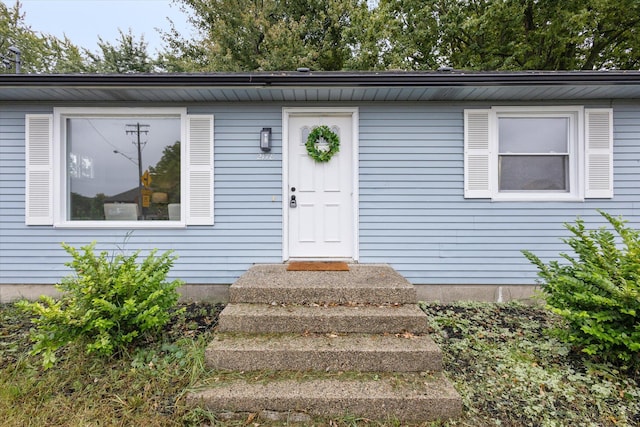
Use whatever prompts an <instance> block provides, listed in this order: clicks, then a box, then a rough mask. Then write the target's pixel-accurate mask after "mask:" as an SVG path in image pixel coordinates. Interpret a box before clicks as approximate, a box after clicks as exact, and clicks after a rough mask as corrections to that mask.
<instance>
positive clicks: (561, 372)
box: [0, 303, 640, 427]
mask: <svg viewBox="0 0 640 427" xmlns="http://www.w3.org/2000/svg"><path fill="white" fill-rule="evenodd" d="M187 308H188V309H187V310H186V313H185V314H183V315H181V316H174V318H173V320H172V322H171V325H170V326H169V327H167V328H166V329H165V331H164V333H163V335H162V337H161V338H159V339H157V340H155V341H150V342H147V343H145V344H144V345H143V346H142V347H141V348H139V349H137V350H131V352H130V353H128V354H125V355H124V356H122V357H120V358H112V359H104V358H100V357H98V356H87V355H85V354H84V353H83V352H82V351H81V350H80V348H79V347H71V348H69V349H68V350H67V351H65V352H64V353H63V354H61V357H60V362H59V363H58V364H57V365H56V366H55V367H53V368H51V369H49V370H43V369H42V368H41V365H40V360H39V359H38V358H36V357H33V356H30V355H29V354H28V351H29V348H30V343H29V339H28V330H29V327H30V325H29V320H28V318H27V317H26V316H25V315H24V314H22V313H20V312H19V311H18V310H17V309H16V308H15V307H14V306H13V305H11V304H9V305H3V306H0V425H3V426H4V425H7V426H76V425H90V426H131V425H133V426H135V425H140V426H185V425H186V426H190V425H194V426H196V425H212V426H236V425H237V426H241V425H250V426H268V425H289V424H293V423H289V422H287V421H280V422H275V421H271V422H269V421H263V420H260V419H258V418H257V417H255V415H254V414H247V416H246V418H245V419H243V420H236V421H223V420H222V419H221V418H220V417H219V416H216V414H211V413H208V412H207V411H204V410H200V409H192V408H188V407H186V405H185V404H184V400H185V399H184V397H185V395H186V392H187V391H188V390H189V389H190V388H192V387H194V386H195V385H196V384H198V383H202V382H204V383H215V382H217V381H220V380H224V379H227V378H228V377H229V376H230V375H237V374H229V373H224V372H211V371H208V370H207V369H206V367H205V366H204V362H203V360H204V348H205V346H206V343H207V342H208V341H209V340H210V339H211V335H212V333H213V332H212V331H213V327H214V326H215V324H216V322H217V315H218V313H219V311H220V309H221V306H217V305H208V304H192V305H189V306H188V307H187ZM423 310H424V311H425V313H426V314H427V316H428V318H429V321H430V324H431V326H432V328H433V337H434V339H435V340H436V341H437V342H438V343H439V344H440V346H441V348H442V349H443V351H444V357H445V370H446V374H447V375H448V376H449V378H450V379H451V380H452V381H453V382H454V384H455V387H456V388H457V390H458V391H459V392H460V394H461V395H462V398H463V403H464V415H463V417H462V418H460V419H458V420H453V421H449V422H447V423H443V424H438V423H435V424H425V425H433V426H442V427H444V426H492V425H495V426H637V425H640V375H639V374H638V373H637V372H629V371H624V370H622V369H620V368H617V367H614V366H611V365H607V364H603V363H598V362H597V361H595V360H590V359H586V358H585V357H583V355H582V354H580V353H576V352H575V351H574V350H573V349H571V348H570V347H568V346H567V345H566V344H563V343H561V342H559V341H557V340H556V339H554V338H553V337H551V336H550V335H549V334H548V331H549V330H550V329H552V328H553V327H556V326H559V325H561V323H560V321H559V319H557V318H556V317H554V316H552V315H550V314H549V313H548V312H546V311H544V310H543V309H541V308H537V307H527V306H522V305H515V304H500V305H498V304H478V303H474V304H454V305H441V304H424V305H423ZM251 375H252V376H253V377H256V378H258V380H265V379H268V378H269V377H270V375H272V374H271V373H268V372H265V373H251ZM299 375H300V378H301V379H304V378H305V377H306V375H307V374H304V373H300V374H299ZM364 375H366V374H364ZM310 424H314V425H333V426H359V425H371V426H379V425H400V424H399V423H394V422H392V421H390V422H387V423H383V424H381V423H377V422H373V421H368V420H364V419H360V418H357V417H354V416H344V417H342V418H340V419H335V420H317V421H316V422H314V423H309V422H307V423H305V425H310Z"/></svg>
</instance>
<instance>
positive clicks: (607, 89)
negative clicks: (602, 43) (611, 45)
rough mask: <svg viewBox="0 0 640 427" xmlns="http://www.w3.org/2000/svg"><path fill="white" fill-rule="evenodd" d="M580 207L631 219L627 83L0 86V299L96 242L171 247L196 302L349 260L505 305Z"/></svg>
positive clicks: (605, 79)
mask: <svg viewBox="0 0 640 427" xmlns="http://www.w3.org/2000/svg"><path fill="white" fill-rule="evenodd" d="M319 126H326V128H324V127H323V128H321V129H322V132H316V129H320V128H318V127H319ZM310 135H311V136H312V137H313V139H312V141H311V144H307V142H308V140H309V139H310ZM307 146H309V147H310V148H308V147H307ZM331 147H334V148H338V149H339V151H338V152H337V153H335V154H333V156H332V157H330V159H329V161H326V162H318V161H315V160H314V159H313V158H312V157H311V155H310V154H309V153H310V152H311V154H315V155H316V156H320V155H325V154H327V153H326V151H327V150H328V149H329V148H331ZM597 209H603V210H605V211H607V212H609V213H612V214H614V215H623V216H624V217H625V218H626V219H627V220H629V221H630V223H631V224H632V225H635V226H637V225H638V224H640V72H636V71H609V72H459V71H447V70H445V71H440V72H419V73H418V72H363V73H352V72H308V71H304V70H302V71H298V72H282V73H280V72H279V73H266V72H263V73H230V74H229V73H225V74H179V75H174V74H153V75H140V74H127V75H15V74H13V75H0V298H1V299H3V300H8V299H11V298H14V297H15V296H17V295H28V294H29V293H30V292H31V293H34V292H40V291H43V290H46V289H49V288H50V285H51V284H53V283H56V282H57V281H59V280H60V279H61V278H62V277H64V276H66V275H67V274H69V272H70V270H69V269H68V268H67V267H65V265H64V263H65V262H67V261H68V255H67V254H66V253H65V252H64V251H63V250H62V248H61V247H60V242H62V241H64V242H67V243H69V244H72V245H75V246H81V245H84V244H87V243H89V242H91V241H93V240H95V241H97V242H98V248H99V249H104V250H117V249H116V248H117V247H123V246H124V247H125V250H137V249H141V250H142V251H143V253H144V252H145V251H147V250H150V249H152V248H158V249H160V250H161V251H164V250H169V249H171V250H174V251H175V252H176V254H177V255H178V256H179V260H178V261H177V262H176V264H175V266H174V268H173V270H172V273H171V274H172V276H173V277H178V278H181V279H183V280H185V281H186V283H187V284H188V286H187V288H185V289H187V290H188V291H189V292H192V293H193V294H194V295H196V294H198V295H206V294H207V293H208V292H217V291H220V292H224V289H225V286H226V285H228V284H229V283H232V282H233V281H234V280H235V279H236V278H237V277H238V276H240V275H241V274H242V273H243V272H245V271H246V270H247V269H248V268H249V267H250V266H251V265H253V264H260V263H282V262H285V261H288V260H292V259H347V260H352V261H355V262H359V263H388V264H390V265H391V266H393V267H394V268H396V269H397V270H398V271H399V272H400V273H402V274H403V275H404V276H405V277H407V278H408V279H409V280H410V281H411V282H412V283H414V284H416V285H423V286H418V294H419V296H421V297H423V298H435V299H440V300H449V299H457V298H467V297H469V298H474V297H480V298H490V299H509V298H512V297H518V296H522V295H525V294H526V295H528V293H529V292H530V290H531V286H532V285H534V284H535V283H536V270H535V268H534V267H533V266H532V265H530V264H529V263H528V262H527V260H526V259H525V258H524V257H523V256H522V254H521V253H520V251H521V250H522V249H528V250H531V251H533V252H534V253H536V254H538V255H539V256H541V257H542V258H543V259H550V258H554V257H556V256H557V254H558V253H559V252H561V251H566V250H567V248H566V247H565V245H564V244H563V243H562V241H561V240H560V238H561V237H563V236H566V235H567V232H566V230H565V229H564V228H563V225H562V224H563V223H564V222H572V221H573V220H575V218H576V217H577V216H580V217H582V218H584V219H585V221H586V222H587V224H588V225H589V226H593V227H598V226H601V225H603V221H602V219H601V218H600V216H599V215H598V213H597V212H596V210H597ZM130 232H131V233H130ZM125 240H126V242H125Z"/></svg>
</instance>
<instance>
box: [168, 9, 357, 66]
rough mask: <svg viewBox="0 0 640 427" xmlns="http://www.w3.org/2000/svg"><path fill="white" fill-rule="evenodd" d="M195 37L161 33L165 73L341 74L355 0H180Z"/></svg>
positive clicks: (348, 56)
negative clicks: (166, 47)
mask: <svg viewBox="0 0 640 427" xmlns="http://www.w3.org/2000/svg"><path fill="white" fill-rule="evenodd" d="M181 1H182V3H183V4H184V5H183V10H185V11H190V12H191V15H190V22H191V23H192V24H193V26H194V28H195V29H196V30H197V31H198V32H199V38H196V39H195V40H193V41H192V40H186V39H184V38H183V37H182V36H181V35H180V34H178V32H177V31H176V30H175V28H173V29H172V30H171V31H170V32H168V33H165V34H164V39H165V41H166V42H167V44H168V45H169V47H170V51H169V52H167V53H165V54H164V55H163V61H164V66H165V68H167V69H168V70H170V71H251V70H282V69H285V70H293V69H296V68H298V67H309V68H312V69H316V70H341V69H344V68H345V67H346V64H347V63H348V61H349V60H350V59H351V48H352V46H353V45H354V40H353V35H354V33H353V31H350V30H349V26H350V25H351V16H352V14H353V12H354V11H356V10H358V9H359V8H366V6H365V4H364V3H363V2H361V1H359V0H284V1H283V0H219V1H216V2H211V1H207V0H181Z"/></svg>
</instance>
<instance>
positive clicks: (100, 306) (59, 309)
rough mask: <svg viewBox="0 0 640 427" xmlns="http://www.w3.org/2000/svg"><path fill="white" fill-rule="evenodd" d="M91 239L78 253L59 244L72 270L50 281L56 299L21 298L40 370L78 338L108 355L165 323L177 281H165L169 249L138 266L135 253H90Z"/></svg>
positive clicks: (89, 348) (173, 302) (88, 347)
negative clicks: (31, 325)
mask: <svg viewBox="0 0 640 427" xmlns="http://www.w3.org/2000/svg"><path fill="white" fill-rule="evenodd" d="M95 245H96V243H95V242H93V243H91V244H89V245H87V246H83V247H82V248H81V251H78V250H76V249H75V248H73V247H71V246H69V245H67V244H65V243H63V244H62V247H63V248H64V249H65V250H66V251H67V252H68V253H69V254H70V255H71V256H72V258H73V261H71V262H68V263H66V264H65V265H67V266H69V267H71V268H72V269H73V270H75V274H73V275H71V276H69V277H66V278H64V279H63V280H62V282H61V283H60V284H58V285H56V288H57V289H58V290H60V291H62V296H61V298H59V299H53V298H51V297H47V296H42V297H40V300H39V301H37V302H27V301H21V302H20V303H19V307H20V308H21V309H23V310H25V311H27V312H29V313H32V314H35V315H37V317H35V318H33V319H32V322H33V323H34V324H35V325H36V328H34V330H32V336H31V338H32V340H33V341H34V346H33V350H32V353H33V354H40V353H42V355H43V365H44V366H45V368H48V367H51V366H52V365H53V364H54V363H55V362H56V351H57V350H58V349H60V348H61V347H63V346H65V345H67V344H69V343H71V342H74V341H79V342H82V344H83V345H85V348H86V352H87V353H92V352H95V353H98V354H102V355H112V354H115V353H119V352H122V351H124V350H126V349H127V347H128V346H130V345H131V344H132V343H133V342H134V341H135V340H139V339H142V338H144V337H150V336H152V335H153V334H157V333H158V332H159V331H160V330H161V328H162V327H163V326H164V325H165V324H166V323H167V322H168V321H169V319H170V316H171V312H170V311H171V308H173V307H174V306H175V305H176V303H177V301H178V297H179V294H178V292H177V288H178V287H179V286H181V285H182V282H181V281H179V280H174V281H172V282H166V281H165V279H166V276H167V273H168V272H169V269H170V268H171V267H172V265H173V262H174V261H175V259H176V257H175V256H172V255H171V252H165V253H164V254H162V255H160V256H156V255H155V254H156V252H157V250H155V249H154V250H153V251H151V253H150V254H149V256H148V257H147V258H146V259H145V260H144V261H142V262H141V263H140V264H138V263H137V259H138V255H139V251H137V252H135V253H134V254H132V255H130V256H126V255H124V254H117V255H111V256H110V255H108V253H107V252H106V251H103V252H101V253H100V254H99V255H98V256H96V255H95V253H94V249H95Z"/></svg>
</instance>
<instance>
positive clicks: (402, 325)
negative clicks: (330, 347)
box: [218, 312, 429, 334]
mask: <svg viewBox="0 0 640 427" xmlns="http://www.w3.org/2000/svg"><path fill="white" fill-rule="evenodd" d="M428 329H429V328H428V325H427V323H426V321H425V319H424V318H416V317H415V316H388V317H384V318H383V317H381V316H357V317H356V316H343V317H338V318H336V317H322V316H317V317H301V316H297V317H286V318H285V317H282V316H268V315H262V316H261V315H256V316H237V315H224V312H223V313H222V314H221V315H220V318H219V322H218V331H220V332H246V333H251V334H270V333H280V332H285V333H304V332H313V333H329V332H335V333H353V334H361V333H369V334H384V333H401V332H404V331H408V332H411V333H413V334H424V333H427V332H428Z"/></svg>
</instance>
